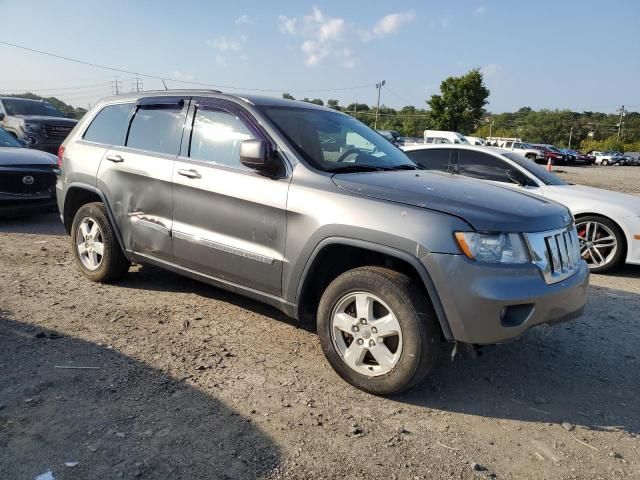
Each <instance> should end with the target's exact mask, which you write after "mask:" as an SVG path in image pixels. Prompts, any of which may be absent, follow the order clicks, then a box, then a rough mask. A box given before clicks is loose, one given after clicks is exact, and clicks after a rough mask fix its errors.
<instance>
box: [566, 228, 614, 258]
mask: <svg viewBox="0 0 640 480" xmlns="http://www.w3.org/2000/svg"><path fill="white" fill-rule="evenodd" d="M576 228H577V230H578V237H579V239H580V255H581V256H582V258H583V259H585V260H586V262H587V264H588V265H589V267H590V268H593V267H603V266H605V265H607V264H608V263H609V262H611V261H612V260H613V258H614V257H615V255H616V252H617V251H618V241H617V239H616V235H615V233H614V232H613V230H611V229H610V228H609V227H608V226H606V225H604V224H602V223H599V222H594V221H588V222H582V223H580V222H577V224H576Z"/></svg>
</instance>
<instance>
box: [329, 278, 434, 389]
mask: <svg viewBox="0 0 640 480" xmlns="http://www.w3.org/2000/svg"><path fill="white" fill-rule="evenodd" d="M354 292H366V293H371V294H373V295H375V296H377V297H379V298H380V299H381V300H383V301H384V302H385V303H386V304H387V305H388V306H389V307H390V310H391V311H392V312H393V314H394V315H395V317H396V318H397V320H398V323H399V325H400V330H401V332H402V351H401V352H400V356H399V359H398V360H397V363H396V364H395V365H394V366H393V368H392V369H391V370H390V371H388V372H386V373H384V374H381V375H378V376H368V375H364V374H362V373H359V372H358V371H356V370H355V369H353V368H351V367H350V366H349V365H347V363H346V361H345V360H343V357H342V355H341V353H340V351H339V350H338V348H337V347H336V345H335V343H334V340H333V335H332V331H331V330H332V318H331V317H332V313H333V312H334V309H335V308H336V307H337V305H338V304H339V302H340V301H341V299H343V298H344V297H345V296H347V295H349V294H350V293H354ZM354 320H357V319H354ZM318 336H319V337H320V343H321V345H322V350H323V351H324V354H325V356H326V357H327V360H328V361H329V363H330V364H331V366H332V367H333V369H334V370H335V371H336V372H337V373H338V375H340V376H341V377H342V378H343V379H344V380H346V381H347V382H349V383H350V384H351V385H353V386H355V387H356V388H359V389H361V390H364V391H365V392H368V393H371V394H374V395H392V394H396V393H400V392H402V391H404V390H407V389H409V388H411V387H412V386H414V385H416V384H417V383H419V382H420V381H421V380H423V379H424V378H425V376H426V375H427V374H428V373H429V371H430V370H431V369H432V368H433V366H434V365H435V363H436V361H437V358H438V354H439V350H440V327H439V325H438V323H437V319H436V315H435V312H434V310H433V307H432V306H431V304H430V303H429V302H428V300H427V299H426V298H425V293H424V292H422V291H421V290H420V289H419V288H418V287H417V285H415V283H414V282H413V281H412V280H411V279H410V278H409V277H407V276H406V275H404V274H402V273H399V272H396V271H393V270H389V269H386V268H381V267H360V268H356V269H353V270H349V271H348V272H345V273H343V274H342V275H340V276H338V277H337V278H336V279H335V280H333V282H331V284H329V286H328V287H327V289H326V290H325V291H324V293H323V295H322V298H321V300H320V305H319V306H318ZM354 341H355V340H354Z"/></svg>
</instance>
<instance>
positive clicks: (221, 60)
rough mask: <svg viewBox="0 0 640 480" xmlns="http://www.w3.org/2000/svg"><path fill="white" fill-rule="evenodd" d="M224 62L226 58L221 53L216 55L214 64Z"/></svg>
mask: <svg viewBox="0 0 640 480" xmlns="http://www.w3.org/2000/svg"><path fill="white" fill-rule="evenodd" d="M225 63H226V60H225V58H224V57H223V56H222V55H216V64H218V65H220V66H222V65H224V64H225Z"/></svg>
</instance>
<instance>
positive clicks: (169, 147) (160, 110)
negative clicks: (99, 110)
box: [127, 106, 183, 155]
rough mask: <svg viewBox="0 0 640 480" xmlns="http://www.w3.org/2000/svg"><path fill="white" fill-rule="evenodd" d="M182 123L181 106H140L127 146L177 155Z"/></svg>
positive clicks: (130, 130) (132, 124)
mask: <svg viewBox="0 0 640 480" xmlns="http://www.w3.org/2000/svg"><path fill="white" fill-rule="evenodd" d="M182 124H183V120H182V109H181V108H173V107H167V106H162V107H157V106H150V107H146V106H141V107H138V110H137V112H136V114H135V116H134V117H133V120H132V122H131V128H130V129H129V138H128V140H127V147H131V148H139V149H141V150H148V151H150V152H157V153H164V154H167V155H177V154H178V150H179V149H180V134H181V133H182Z"/></svg>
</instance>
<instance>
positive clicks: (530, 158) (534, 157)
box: [525, 153, 537, 162]
mask: <svg viewBox="0 0 640 480" xmlns="http://www.w3.org/2000/svg"><path fill="white" fill-rule="evenodd" d="M525 156H526V157H527V158H528V159H529V160H531V161H533V162H535V161H536V158H537V156H536V155H534V154H533V153H529V154H527V155H525Z"/></svg>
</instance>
